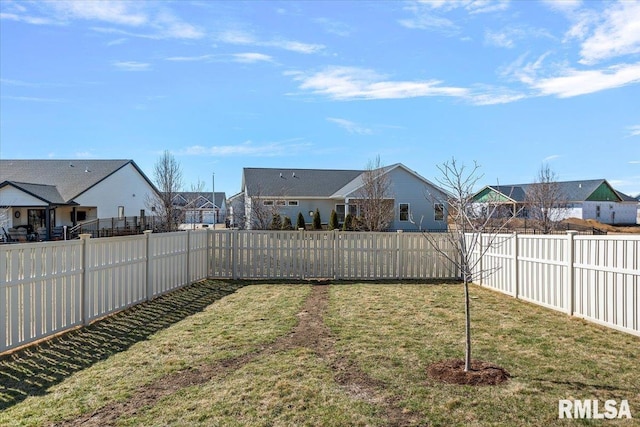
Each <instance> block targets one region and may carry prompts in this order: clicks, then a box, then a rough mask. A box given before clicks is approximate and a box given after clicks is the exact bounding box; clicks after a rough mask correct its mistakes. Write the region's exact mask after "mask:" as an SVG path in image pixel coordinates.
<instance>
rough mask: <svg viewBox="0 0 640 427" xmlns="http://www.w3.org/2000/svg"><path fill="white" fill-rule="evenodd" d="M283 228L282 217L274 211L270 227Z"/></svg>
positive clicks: (274, 228)
mask: <svg viewBox="0 0 640 427" xmlns="http://www.w3.org/2000/svg"><path fill="white" fill-rule="evenodd" d="M281 228H282V218H280V214H277V213H274V214H273V218H272V219H271V225H270V226H269V229H271V230H280V229H281Z"/></svg>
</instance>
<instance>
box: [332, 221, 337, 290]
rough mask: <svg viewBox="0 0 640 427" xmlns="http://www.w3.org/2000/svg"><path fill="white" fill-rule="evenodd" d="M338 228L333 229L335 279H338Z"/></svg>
mask: <svg viewBox="0 0 640 427" xmlns="http://www.w3.org/2000/svg"><path fill="white" fill-rule="evenodd" d="M337 263H338V230H336V229H335V228H334V229H333V280H338V269H337V268H336V265H337Z"/></svg>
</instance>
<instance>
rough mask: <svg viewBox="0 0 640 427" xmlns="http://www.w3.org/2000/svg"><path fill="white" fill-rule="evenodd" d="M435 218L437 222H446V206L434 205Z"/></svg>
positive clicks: (441, 204)
mask: <svg viewBox="0 0 640 427" xmlns="http://www.w3.org/2000/svg"><path fill="white" fill-rule="evenodd" d="M433 212H434V218H433V219H435V220H436V221H444V204H443V203H436V204H435V205H433Z"/></svg>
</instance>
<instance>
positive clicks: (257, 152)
mask: <svg viewBox="0 0 640 427" xmlns="http://www.w3.org/2000/svg"><path fill="white" fill-rule="evenodd" d="M299 141H300V140H298V139H292V140H288V141H282V142H269V143H265V144H254V143H253V142H252V141H246V142H243V143H242V144H238V145H214V146H211V147H204V146H202V145H193V146H191V147H187V148H185V149H184V150H181V151H179V152H178V153H177V154H179V155H184V156H219V157H231V156H253V157H275V156H285V155H293V154H297V153H299V152H300V151H302V150H305V149H308V148H309V147H311V144H310V143H308V142H299Z"/></svg>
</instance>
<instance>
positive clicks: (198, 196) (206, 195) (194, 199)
mask: <svg viewBox="0 0 640 427" xmlns="http://www.w3.org/2000/svg"><path fill="white" fill-rule="evenodd" d="M215 198H216V202H215V205H216V206H217V207H219V208H221V207H222V206H223V205H225V204H226V199H227V197H226V194H225V192H224V191H216V192H215ZM173 199H174V203H175V200H176V199H180V200H181V201H182V202H183V203H184V204H187V203H192V204H193V203H195V204H196V206H198V207H204V206H205V205H207V204H209V205H210V204H211V191H209V192H207V191H181V192H179V193H176V195H175V196H174V197H173Z"/></svg>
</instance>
